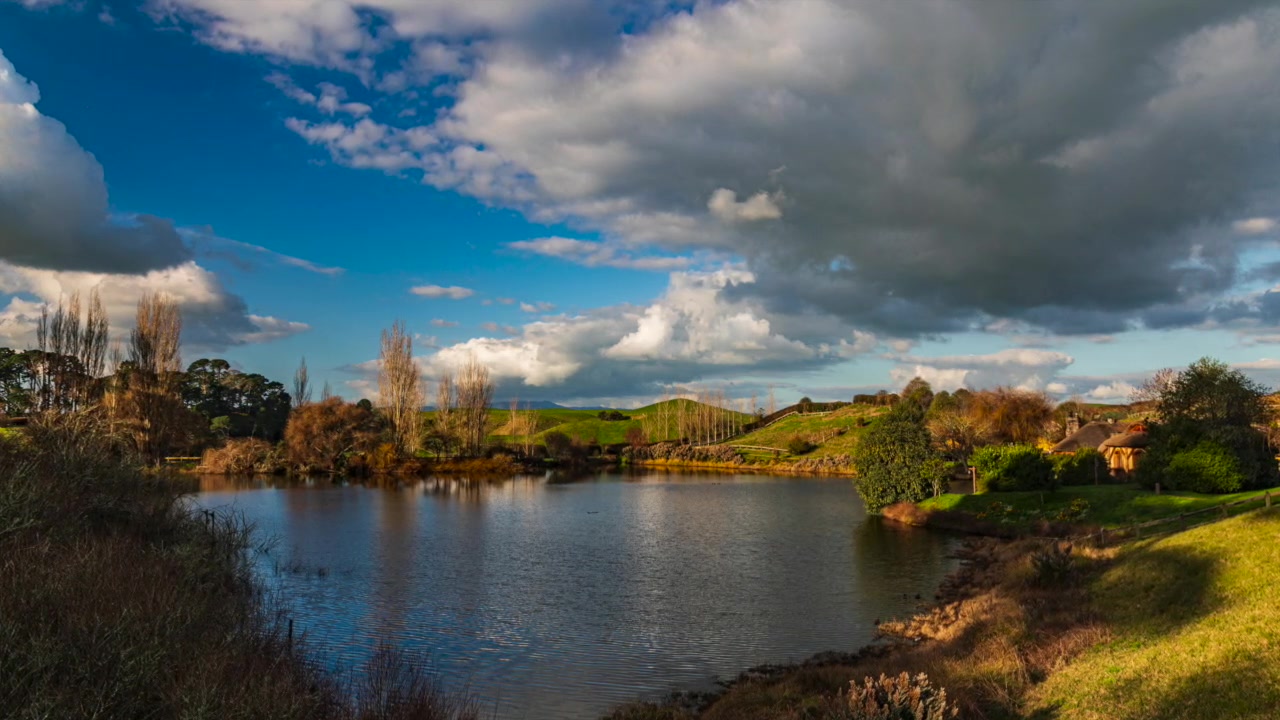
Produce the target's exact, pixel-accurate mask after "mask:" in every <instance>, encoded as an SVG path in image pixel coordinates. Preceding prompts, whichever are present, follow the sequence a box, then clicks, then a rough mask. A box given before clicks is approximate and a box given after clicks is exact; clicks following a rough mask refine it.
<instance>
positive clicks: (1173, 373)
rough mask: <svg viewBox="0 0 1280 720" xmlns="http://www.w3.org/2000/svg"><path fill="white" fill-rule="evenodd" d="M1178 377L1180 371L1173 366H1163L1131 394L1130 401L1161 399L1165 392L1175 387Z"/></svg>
mask: <svg viewBox="0 0 1280 720" xmlns="http://www.w3.org/2000/svg"><path fill="white" fill-rule="evenodd" d="M1177 379H1178V371H1177V370H1174V369H1173V368H1162V369H1160V370H1157V371H1156V372H1155V374H1154V375H1152V376H1151V377H1149V378H1147V379H1146V380H1145V381H1143V383H1142V384H1141V385H1139V386H1138V387H1137V388H1135V389H1134V391H1133V392H1132V393H1131V394H1130V395H1129V402H1131V403H1140V402H1151V401H1153V400H1159V399H1160V397H1161V396H1162V395H1164V393H1165V392H1166V391H1167V390H1169V389H1170V388H1171V387H1173V383H1174V382H1175V381H1177Z"/></svg>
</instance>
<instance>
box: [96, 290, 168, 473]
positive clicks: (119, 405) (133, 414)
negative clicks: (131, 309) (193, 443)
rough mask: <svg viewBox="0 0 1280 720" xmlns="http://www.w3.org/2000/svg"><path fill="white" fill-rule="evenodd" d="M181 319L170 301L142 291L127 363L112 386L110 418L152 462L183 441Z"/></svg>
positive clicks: (161, 296)
mask: <svg viewBox="0 0 1280 720" xmlns="http://www.w3.org/2000/svg"><path fill="white" fill-rule="evenodd" d="M181 337H182V315H181V313H180V312H179V310H178V305H177V303H176V302H175V301H174V300H173V299H172V298H170V297H168V296H164V295H156V294H152V293H147V294H145V295H143V296H142V297H141V298H140V299H139V300H138V310H137V315H136V317H135V319H134V328H133V331H132V332H131V333H130V335H129V346H128V361H127V363H126V364H125V366H124V367H122V368H121V372H122V373H123V374H124V375H125V378H124V381H125V382H124V384H123V386H122V387H119V388H117V393H118V394H117V397H116V401H115V402H114V403H113V410H114V414H115V417H116V419H117V420H118V421H121V422H122V424H123V425H124V426H125V428H126V429H127V431H128V432H129V433H130V434H131V435H132V437H133V440H134V444H135V445H136V446H137V448H138V450H140V451H141V452H143V453H144V454H145V455H146V456H148V457H151V458H152V459H158V458H160V457H161V456H162V455H163V453H164V452H165V451H167V450H169V449H172V447H173V446H174V445H176V444H178V443H179V442H181V441H182V439H183V438H182V433H183V432H184V430H185V428H184V420H185V419H186V417H185V415H186V412H185V411H186V408H185V407H184V406H183V405H182V401H181V399H180V398H179V397H178V385H179V380H180V373H181V372H182V356H181V355H180V354H179V342H180V340H181Z"/></svg>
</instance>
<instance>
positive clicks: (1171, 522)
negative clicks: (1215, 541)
mask: <svg viewBox="0 0 1280 720" xmlns="http://www.w3.org/2000/svg"><path fill="white" fill-rule="evenodd" d="M1277 502H1280V497H1273V496H1272V495H1271V492H1270V491H1267V492H1265V493H1263V494H1262V495H1255V496H1254V497H1251V498H1245V499H1243V500H1236V501H1233V502H1229V503H1222V504H1221V505H1214V506H1212V507H1207V508H1200V509H1199V510H1192V511H1190V512H1185V513H1180V514H1178V515H1173V516H1170V517H1165V518H1157V519H1155V520H1148V521H1146V522H1141V523H1135V524H1133V525H1128V526H1126V527H1121V528H1115V529H1112V530H1107V529H1106V528H1102V529H1101V530H1099V531H1098V532H1096V533H1092V534H1089V535H1085V536H1083V537H1077V538H1054V539H1061V540H1068V539H1076V540H1086V541H1088V540H1093V541H1095V542H1097V544H1099V545H1103V544H1106V543H1107V542H1108V541H1113V540H1125V539H1130V538H1140V537H1142V536H1143V535H1144V534H1145V535H1159V534H1161V533H1167V532H1178V531H1181V530H1186V529H1188V528H1191V527H1194V526H1196V525H1202V524H1204V523H1207V522H1211V521H1213V520H1222V519H1225V518H1227V517H1230V513H1229V512H1228V510H1229V509H1230V508H1234V507H1240V506H1242V505H1258V506H1259V507H1268V508H1269V507H1272V506H1273V505H1274V504H1275V503H1277Z"/></svg>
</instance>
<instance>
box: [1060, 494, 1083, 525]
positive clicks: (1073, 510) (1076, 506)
mask: <svg viewBox="0 0 1280 720" xmlns="http://www.w3.org/2000/svg"><path fill="white" fill-rule="evenodd" d="M1088 514H1089V501H1088V500H1085V499H1084V498H1075V499H1074V500H1072V501H1071V503H1070V504H1068V505H1067V506H1066V507H1064V508H1062V509H1061V510H1059V511H1058V512H1057V513H1056V514H1055V515H1054V516H1053V521H1054V522H1065V523H1072V522H1079V521H1081V520H1083V519H1084V518H1085V516H1086V515H1088Z"/></svg>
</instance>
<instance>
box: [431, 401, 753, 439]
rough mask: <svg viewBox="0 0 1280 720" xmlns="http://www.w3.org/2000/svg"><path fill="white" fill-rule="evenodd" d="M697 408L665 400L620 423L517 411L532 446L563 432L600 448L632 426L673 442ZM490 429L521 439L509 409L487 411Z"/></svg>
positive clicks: (594, 414)
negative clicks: (681, 419)
mask: <svg viewBox="0 0 1280 720" xmlns="http://www.w3.org/2000/svg"><path fill="white" fill-rule="evenodd" d="M700 406H701V407H705V406H702V404H701V403H698V402H696V401H694V400H687V399H683V398H680V399H675V400H665V401H663V402H659V403H654V404H652V405H646V406H644V407H642V408H637V409H635V410H621V411H620V412H621V413H622V414H623V415H627V416H629V417H630V418H631V419H629V420H620V421H606V420H601V419H600V417H599V412H600V411H598V410H570V409H567V408H538V409H530V410H521V411H519V412H520V413H521V414H523V415H526V416H527V417H530V418H533V430H534V442H535V444H538V445H542V444H545V441H546V436H547V433H550V432H553V431H554V432H561V433H564V434H565V435H568V436H569V437H571V438H573V439H575V440H577V441H579V442H584V443H590V442H593V441H594V442H597V443H600V444H601V445H613V444H618V443H624V442H626V435H627V431H628V430H629V429H630V428H633V427H638V428H641V429H652V430H653V431H654V435H655V437H654V438H652V440H653V441H654V442H657V441H661V440H675V439H677V438H678V437H679V433H678V428H677V420H676V418H677V417H678V416H679V415H680V413H681V412H685V413H689V414H692V413H694V412H696V410H697V408H699V407H700ZM715 412H718V413H723V414H725V415H728V416H730V417H732V418H734V419H736V421H737V422H741V423H747V422H750V421H751V420H752V419H753V417H752V416H750V415H746V414H743V413H739V412H734V411H730V410H720V409H716V410H715ZM423 416H424V417H425V418H426V419H427V421H428V422H430V420H431V418H433V417H435V411H431V410H429V411H426V412H424V413H423ZM646 420H649V422H646ZM489 427H490V437H491V438H493V439H499V440H505V441H509V442H512V441H519V440H520V439H521V438H522V434H521V433H518V432H515V433H513V430H518V429H517V428H513V427H512V424H511V411H510V410H497V409H491V410H489Z"/></svg>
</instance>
